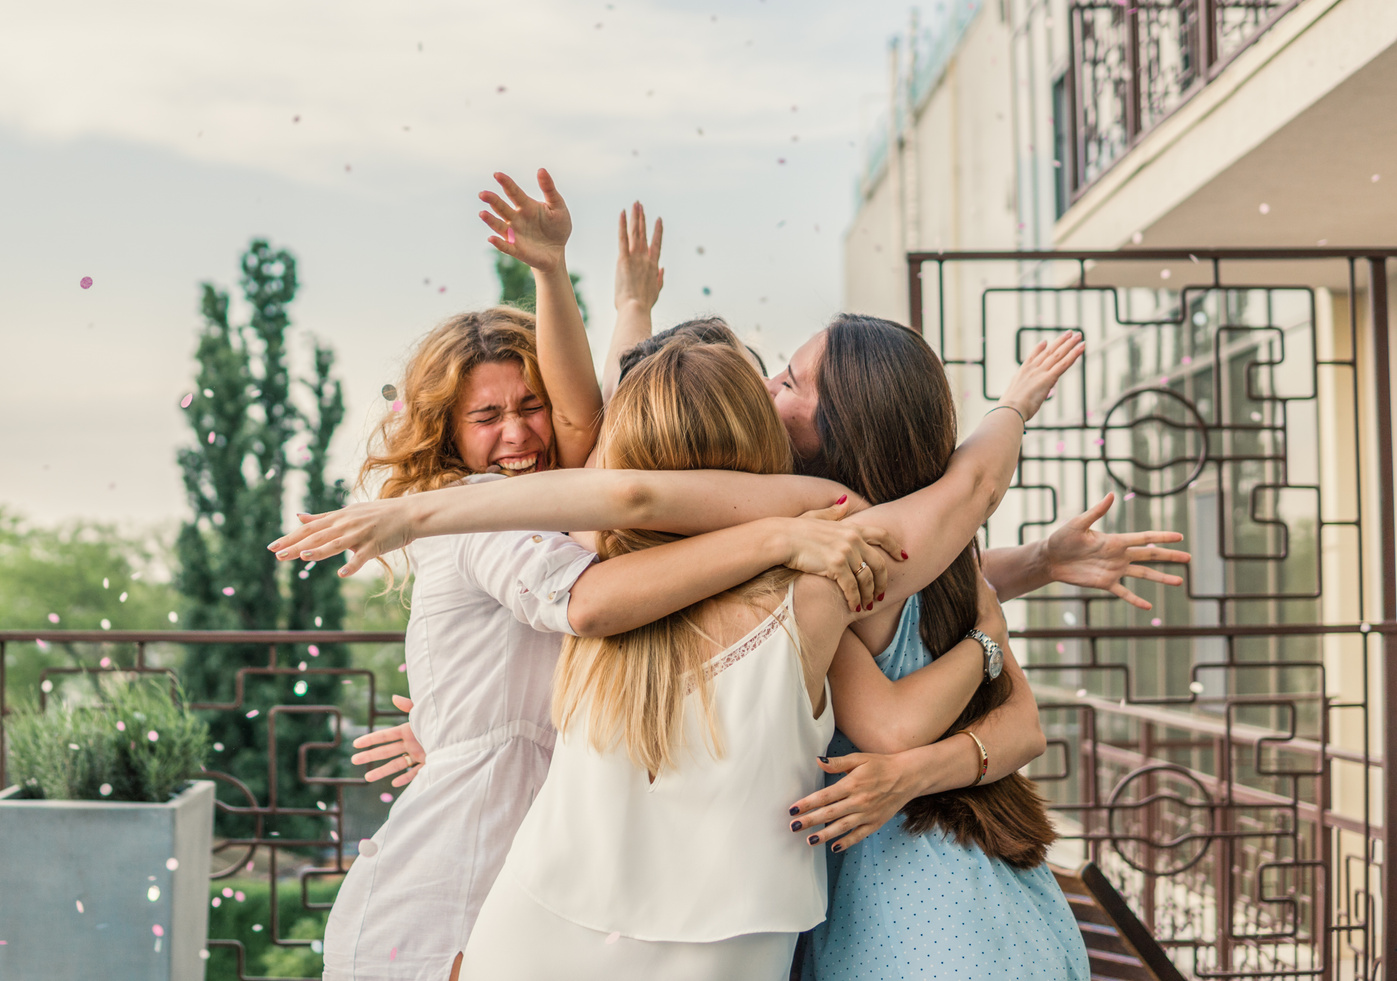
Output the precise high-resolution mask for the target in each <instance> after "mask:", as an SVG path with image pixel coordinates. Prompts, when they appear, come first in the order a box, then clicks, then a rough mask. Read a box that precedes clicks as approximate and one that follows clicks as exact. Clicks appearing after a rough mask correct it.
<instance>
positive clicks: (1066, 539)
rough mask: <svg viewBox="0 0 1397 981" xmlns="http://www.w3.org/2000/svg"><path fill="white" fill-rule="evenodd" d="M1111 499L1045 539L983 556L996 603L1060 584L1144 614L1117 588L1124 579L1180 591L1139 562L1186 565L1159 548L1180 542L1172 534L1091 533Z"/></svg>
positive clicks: (1175, 582)
mask: <svg viewBox="0 0 1397 981" xmlns="http://www.w3.org/2000/svg"><path fill="white" fill-rule="evenodd" d="M1115 499H1116V495H1115V494H1107V495H1106V496H1105V497H1103V498H1102V499H1101V500H1100V501H1099V502H1098V503H1097V504H1096V505H1095V506H1094V507H1093V508H1091V510H1089V511H1084V512H1083V513H1081V514H1079V515H1077V517H1075V518H1073V519H1072V520H1071V521H1068V522H1067V523H1066V524H1064V525H1063V526H1062V527H1061V528H1058V529H1057V530H1056V531H1054V532H1053V533H1052V534H1051V535H1049V536H1048V537H1047V538H1045V539H1043V540H1042V541H1039V542H1034V543H1033V544H1032V545H1018V546H1015V547H1012V548H994V549H988V550H986V551H985V553H984V555H983V558H982V561H983V563H984V569H985V578H986V579H988V580H989V581H990V582H992V583H994V586H995V589H996V590H997V591H998V592H999V596H1000V599H1005V600H1009V599H1013V598H1015V597H1016V596H1022V595H1023V594H1025V593H1031V592H1033V590H1035V589H1038V588H1039V587H1041V586H1046V585H1047V584H1048V583H1050V582H1062V583H1067V584H1068V585H1071V586H1083V587H1086V588H1088V589H1105V590H1108V591H1109V592H1111V593H1112V594H1114V595H1116V596H1118V597H1120V598H1121V599H1123V600H1125V601H1126V602H1127V603H1129V604H1130V605H1131V606H1138V607H1139V608H1140V609H1142V610H1148V609H1150V608H1151V607H1150V603H1149V601H1148V600H1145V599H1142V598H1141V597H1139V596H1137V595H1135V593H1133V592H1131V591H1130V590H1129V589H1127V588H1126V586H1125V584H1124V583H1122V582H1121V580H1122V579H1124V578H1125V577H1126V576H1132V577H1134V578H1137V579H1147V580H1149V581H1151V582H1158V583H1163V584H1164V585H1166V586H1179V585H1182V583H1183V579H1181V578H1180V577H1178V576H1174V575H1170V574H1168V573H1165V572H1159V571H1157V570H1155V569H1149V568H1146V567H1145V566H1144V565H1141V564H1140V563H1143V562H1187V561H1188V560H1189V559H1190V558H1191V557H1192V556H1190V555H1189V554H1188V553H1187V552H1182V551H1179V550H1178V549H1172V548H1159V547H1158V546H1159V545H1162V544H1164V543H1167V542H1178V541H1183V537H1184V536H1183V535H1181V534H1179V533H1178V532H1177V531H1140V532H1134V533H1131V534H1121V535H1112V534H1106V533H1103V532H1100V531H1095V530H1093V529H1092V525H1094V524H1096V522H1098V521H1099V520H1101V518H1102V517H1104V516H1105V514H1106V512H1107V511H1109V510H1110V509H1111V504H1112V502H1114V501H1115Z"/></svg>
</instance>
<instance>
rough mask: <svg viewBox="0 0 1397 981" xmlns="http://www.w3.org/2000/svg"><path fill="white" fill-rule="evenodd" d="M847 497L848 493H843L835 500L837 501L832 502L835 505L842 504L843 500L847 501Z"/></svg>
mask: <svg viewBox="0 0 1397 981" xmlns="http://www.w3.org/2000/svg"><path fill="white" fill-rule="evenodd" d="M848 499H849V495H848V494H845V495H844V496H842V497H841V498H840V499H839V500H837V501H835V502H834V504H835V507H838V506H839V505H841V504H843V503H844V502H845V501H847V500H848Z"/></svg>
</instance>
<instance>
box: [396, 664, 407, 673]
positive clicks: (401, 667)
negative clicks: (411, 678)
mask: <svg viewBox="0 0 1397 981" xmlns="http://www.w3.org/2000/svg"><path fill="white" fill-rule="evenodd" d="M398 674H407V665H406V664H399V665H398Z"/></svg>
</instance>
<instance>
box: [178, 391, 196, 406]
mask: <svg viewBox="0 0 1397 981" xmlns="http://www.w3.org/2000/svg"><path fill="white" fill-rule="evenodd" d="M193 402H194V393H193V392H190V393H189V394H187V395H185V397H184V398H182V399H180V400H179V407H180V408H181V409H187V408H189V406H190V405H191V404H192V403H193Z"/></svg>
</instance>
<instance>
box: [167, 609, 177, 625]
mask: <svg viewBox="0 0 1397 981" xmlns="http://www.w3.org/2000/svg"><path fill="white" fill-rule="evenodd" d="M166 615H167V616H168V617H169V620H170V622H171V623H179V614H178V613H176V612H175V611H174V610H171V611H170V612H169V613H168V614H166Z"/></svg>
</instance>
